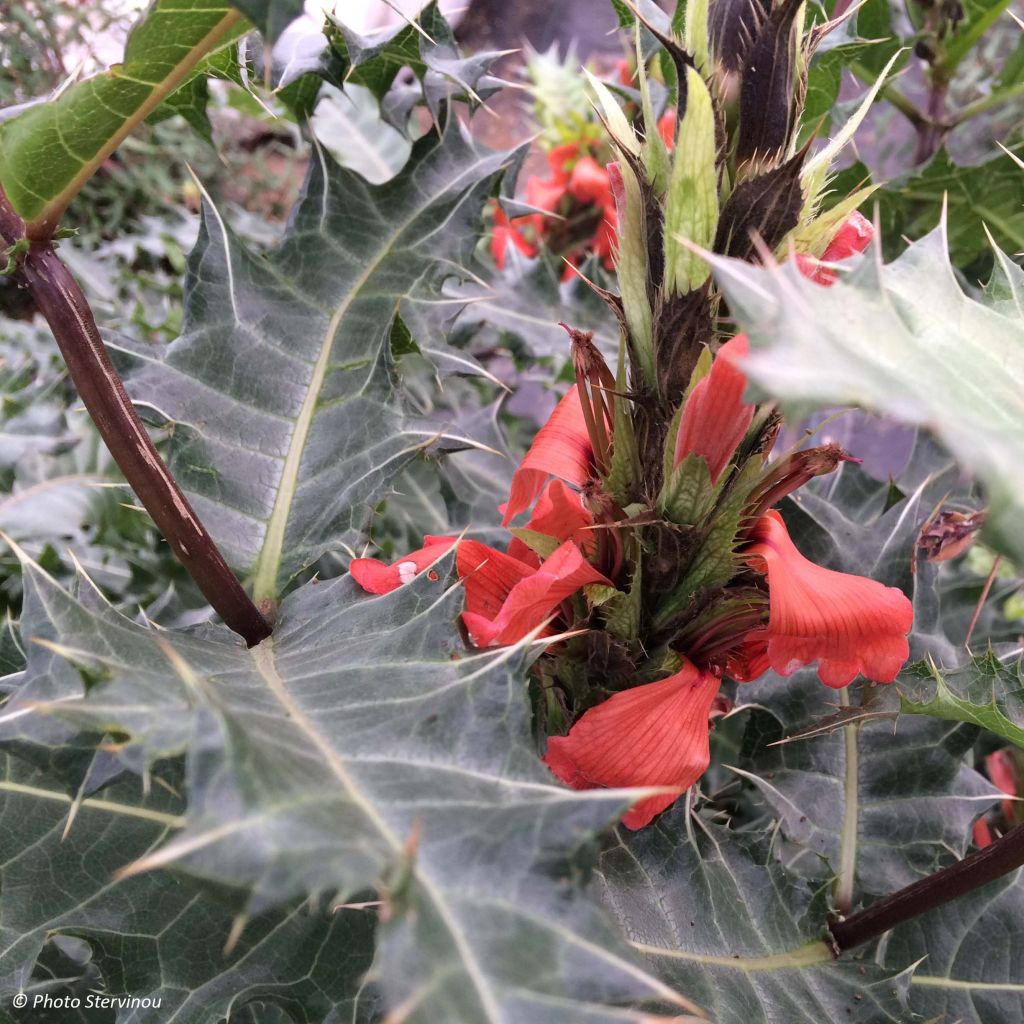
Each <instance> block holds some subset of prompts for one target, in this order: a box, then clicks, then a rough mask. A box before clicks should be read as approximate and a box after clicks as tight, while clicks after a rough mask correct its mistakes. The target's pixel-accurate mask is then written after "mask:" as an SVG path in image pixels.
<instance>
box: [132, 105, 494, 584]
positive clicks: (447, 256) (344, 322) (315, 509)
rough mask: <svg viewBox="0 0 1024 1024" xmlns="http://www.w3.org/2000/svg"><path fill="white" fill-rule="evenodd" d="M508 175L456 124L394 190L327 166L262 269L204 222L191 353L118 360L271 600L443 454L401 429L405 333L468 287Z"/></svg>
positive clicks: (190, 324)
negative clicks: (480, 239)
mask: <svg viewBox="0 0 1024 1024" xmlns="http://www.w3.org/2000/svg"><path fill="white" fill-rule="evenodd" d="M506 159H507V158H506V156H505V155H504V154H500V153H495V152H489V151H486V152H483V151H480V150H478V149H476V148H474V146H473V145H472V143H471V142H470V141H469V139H468V137H467V136H466V135H464V134H463V132H462V131H461V129H460V127H459V125H458V123H457V121H456V119H455V118H454V116H453V117H451V118H450V119H449V121H448V123H447V127H446V128H445V129H444V131H443V134H441V136H440V137H439V136H438V135H437V134H436V133H434V132H431V133H429V134H428V135H427V136H425V137H424V138H422V139H421V140H420V141H419V142H418V143H417V144H416V146H415V147H414V150H413V153H412V156H411V157H410V160H409V163H408V164H407V165H406V167H405V168H404V169H403V171H402V172H401V173H400V174H399V175H398V176H397V177H395V178H393V179H391V180H390V181H389V182H387V183H386V184H383V185H379V186H371V185H369V184H368V183H367V182H366V181H365V180H364V179H362V178H361V177H359V176H358V175H357V174H355V173H353V172H352V171H349V170H346V169H344V168H341V167H338V166H337V165H336V164H334V162H333V161H332V160H331V159H330V157H328V156H327V155H326V154H325V153H324V152H323V151H322V150H317V151H316V154H315V158H314V160H313V161H312V163H311V167H310V172H309V179H308V181H307V185H306V189H305V193H304V195H303V198H302V200H301V203H300V204H299V207H298V209H297V210H296V211H295V214H294V216H293V219H292V223H291V226H290V229H289V232H288V234H287V236H286V238H285V240H284V241H283V243H282V244H281V246H280V247H279V248H278V249H276V250H275V251H273V252H271V253H269V254H265V255H264V254H257V253H253V252H251V251H249V250H248V249H247V248H246V247H245V246H244V245H242V243H240V242H239V241H238V240H237V239H236V238H235V236H234V235H233V234H232V233H231V232H230V230H229V229H228V228H227V227H226V225H225V224H224V221H223V220H222V218H221V217H220V216H219V214H218V213H217V211H216V210H215V209H214V208H213V207H212V206H211V205H209V204H207V206H206V209H205V211H204V219H203V227H202V231H201V233H200V238H199V241H198V243H197V246H196V249H195V250H194V252H193V253H192V255H191V258H190V262H189V276H188V281H187V295H186V307H185V323H184V333H183V335H182V337H181V338H179V339H178V340H177V341H175V342H173V343H172V344H170V345H168V346H166V348H165V349H163V350H160V349H155V348H154V347H153V346H147V345H143V344H139V343H133V342H128V341H124V342H120V343H119V344H121V345H123V347H124V348H125V350H126V351H127V350H130V354H131V357H132V360H133V361H134V362H135V363H136V366H135V369H134V370H132V371H131V372H130V373H129V383H128V388H129V391H130V393H131V394H132V397H133V398H135V399H136V400H137V401H139V402H141V403H142V404H144V405H150V406H151V407H152V408H153V409H154V410H156V411H157V412H158V413H159V414H160V415H161V416H162V417H164V418H165V419H166V420H168V421H169V422H170V423H172V424H173V430H172V437H171V440H170V444H169V448H168V452H167V455H168V462H169V465H170V467H171V470H172V471H173V472H174V474H175V476H176V477H177V479H178V481H179V483H181V485H182V486H183V487H184V488H185V489H186V491H187V492H188V493H189V496H190V498H191V499H192V500H193V501H194V504H195V507H196V511H197V512H198V513H199V514H200V515H201V516H202V517H203V520H204V521H205V522H207V523H208V524H209V528H210V529H211V530H212V532H213V534H214V537H215V539H216V540H217V542H218V543H219V544H220V545H221V548H222V550H223V551H224V552H225V555H226V557H227V558H228V559H229V561H231V562H232V564H233V565H234V566H235V567H236V568H237V569H238V570H239V571H241V572H243V573H246V574H252V575H253V577H254V581H255V582H254V588H255V592H256V595H257V597H258V598H266V597H272V596H274V595H276V594H277V593H279V592H280V588H281V587H282V586H284V584H285V583H287V581H288V580H289V579H290V578H291V577H292V576H293V575H294V574H295V573H296V572H298V571H299V570H300V569H302V568H303V567H304V566H306V565H309V564H310V563H311V562H313V561H314V560H315V559H316V558H317V557H319V556H320V555H321V554H323V553H324V552H325V551H327V550H335V551H344V550H346V548H348V549H349V550H351V548H352V547H353V546H354V545H356V544H357V543H358V542H359V540H360V537H361V534H362V532H363V529H364V527H365V526H366V524H367V522H368V520H369V516H370V514H371V512H372V509H373V506H374V504H375V503H376V502H377V501H378V500H379V498H380V497H381V495H382V493H383V492H384V490H385V489H386V487H387V484H388V482H389V480H390V479H391V477H392V476H393V475H394V474H395V473H396V472H397V471H398V470H399V469H400V468H401V466H402V465H403V464H404V463H405V462H407V461H408V460H409V459H411V458H412V457H413V456H414V455H415V454H416V452H417V451H418V450H419V449H420V448H421V447H422V446H423V445H425V444H427V443H429V442H430V441H431V440H432V439H433V438H434V436H435V434H434V432H432V431H427V430H420V431H418V432H417V431H416V430H415V429H414V427H413V426H411V425H409V424H406V423H405V422H404V420H403V417H402V414H401V410H400V408H399V403H398V400H397V398H396V396H395V394H394V389H393V386H392V381H391V352H390V338H391V326H392V322H393V320H394V317H395V312H396V310H397V308H398V307H399V305H400V304H402V305H403V308H404V304H405V303H406V302H407V301H416V300H418V299H423V300H425V299H426V298H428V297H430V296H431V295H437V294H439V292H440V287H441V284H442V282H443V281H444V280H445V279H447V278H449V277H451V276H452V275H458V274H459V273H461V269H460V268H461V267H463V266H464V265H465V261H466V260H467V259H468V258H469V256H470V254H471V252H472V248H473V244H474V238H475V232H476V230H477V225H478V219H479V211H480V209H481V207H482V205H483V201H484V198H485V197H486V196H487V194H488V193H489V192H490V191H491V190H492V188H493V186H494V182H495V180H496V178H497V176H498V175H500V174H501V173H502V170H503V168H504V166H505V163H506Z"/></svg>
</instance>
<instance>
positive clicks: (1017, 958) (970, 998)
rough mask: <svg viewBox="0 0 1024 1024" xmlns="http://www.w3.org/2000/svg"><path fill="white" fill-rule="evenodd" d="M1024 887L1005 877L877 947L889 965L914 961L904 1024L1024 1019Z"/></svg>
mask: <svg viewBox="0 0 1024 1024" xmlns="http://www.w3.org/2000/svg"><path fill="white" fill-rule="evenodd" d="M1022 951H1024V887H1022V885H1021V882H1020V877H1019V873H1012V874H1009V875H1006V876H1005V877H1004V878H1001V879H999V880H998V881H996V882H992V883H990V884H989V885H986V886H985V887H984V888H982V889H979V890H978V891H977V892H974V893H971V894H970V895H969V896H962V897H960V899H958V900H955V901H953V902H952V903H949V904H947V905H946V906H944V907H940V908H939V909H937V910H933V911H932V912H931V913H929V914H925V915H924V916H923V917H919V918H917V919H916V920H914V921H910V922H908V923H907V924H904V925H901V926H900V927H899V928H896V929H894V930H893V931H892V932H891V933H890V934H889V935H887V936H886V937H885V939H884V940H883V941H882V942H881V943H880V944H879V947H878V951H877V954H876V956H877V959H878V960H879V961H880V962H881V963H883V964H885V965H888V966H892V965H895V964H902V963H916V964H917V967H916V968H915V969H914V973H913V974H912V975H911V977H910V987H909V991H908V995H907V1002H908V1004H909V1009H910V1011H911V1013H912V1014H913V1015H914V1016H913V1017H908V1018H906V1019H910V1020H923V1021H957V1022H959V1024H990V1022H992V1021H1011V1020H1018V1019H1020V1017H1021V1015H1022V1014H1024V955H1022Z"/></svg>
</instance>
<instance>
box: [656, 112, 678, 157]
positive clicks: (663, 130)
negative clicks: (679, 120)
mask: <svg viewBox="0 0 1024 1024" xmlns="http://www.w3.org/2000/svg"><path fill="white" fill-rule="evenodd" d="M658 134H659V135H660V136H661V137H662V140H663V141H664V143H665V145H666V146H667V147H668V148H669V149H670V150H671V149H672V148H673V147H674V146H675V144H676V112H675V111H674V110H666V111H665V113H664V114H662V115H661V117H659V118H658Z"/></svg>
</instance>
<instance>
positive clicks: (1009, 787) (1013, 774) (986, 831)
mask: <svg viewBox="0 0 1024 1024" xmlns="http://www.w3.org/2000/svg"><path fill="white" fill-rule="evenodd" d="M985 769H986V770H987V771H988V777H989V778H990V779H991V780H992V782H993V784H994V785H996V786H998V787H999V788H1000V789H1001V790H1002V791H1003V792H1004V793H1006V794H1007V795H1008V796H1011V797H1016V796H1017V795H1018V791H1019V789H1020V788H1021V780H1020V777H1019V775H1018V771H1017V762H1016V761H1015V760H1014V758H1013V755H1012V754H1011V753H1010V751H1009V750H996V751H994V752H993V753H991V754H989V755H988V757H986V758H985ZM1017 806H1018V805H1017V801H1016V800H1004V801H1002V803H1001V804H1000V810H1001V811H1002V813H1003V819H1004V821H1005V822H1006V824H1007V825H1008V826H1010V827H1012V826H1013V825H1014V824H1016V822H1017V815H1018V813H1019V812H1018V810H1017ZM973 831H974V844H975V846H979V847H985V846H991V844H992V843H993V842H995V837H994V836H993V835H992V829H991V828H990V827H989V824H988V822H987V821H986V820H985V819H984V818H979V819H978V820H977V821H976V822H975V823H974V829H973Z"/></svg>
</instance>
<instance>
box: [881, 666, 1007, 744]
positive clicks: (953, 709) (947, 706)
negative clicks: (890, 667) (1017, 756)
mask: <svg viewBox="0 0 1024 1024" xmlns="http://www.w3.org/2000/svg"><path fill="white" fill-rule="evenodd" d="M1022 666H1024V661H1022V659H1021V654H1020V648H1019V647H1018V648H1017V649H1016V650H1013V651H1011V652H1008V653H1007V654H1006V655H1005V656H1004V657H1003V658H1000V657H998V656H997V654H996V653H995V652H994V651H988V652H987V653H986V654H983V655H981V656H979V657H976V658H971V659H970V660H969V661H968V662H967V663H966V664H965V665H962V666H960V667H958V668H954V669H952V670H944V669H942V668H941V667H940V666H938V665H936V664H935V662H934V661H929V662H927V663H924V664H919V665H916V666H911V668H910V669H908V670H905V671H904V672H903V673H902V674H901V676H900V710H901V711H902V712H904V713H905V714H912V715H931V716H932V717H933V718H942V719H945V720H946V721H950V722H971V723H973V724H974V725H980V726H982V728H985V729H988V730H989V731H990V732H994V733H995V734H996V735H997V736H1002V737H1003V739H1006V740H1009V741H1010V742H1011V743H1015V744H1016V745H1017V746H1018V747H1021V748H1024V673H1022Z"/></svg>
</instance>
